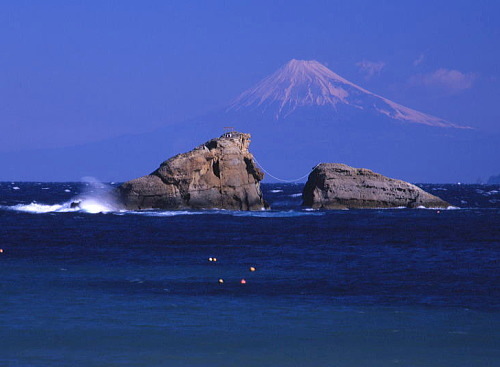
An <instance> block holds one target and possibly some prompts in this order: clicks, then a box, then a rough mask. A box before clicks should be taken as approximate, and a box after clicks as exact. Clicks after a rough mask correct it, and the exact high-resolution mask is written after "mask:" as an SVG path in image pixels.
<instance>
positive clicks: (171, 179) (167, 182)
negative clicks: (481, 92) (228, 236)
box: [118, 132, 267, 210]
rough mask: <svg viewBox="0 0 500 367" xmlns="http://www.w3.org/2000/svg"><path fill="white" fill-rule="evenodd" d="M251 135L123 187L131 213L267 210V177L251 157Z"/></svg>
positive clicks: (207, 147) (182, 157) (211, 145)
mask: <svg viewBox="0 0 500 367" xmlns="http://www.w3.org/2000/svg"><path fill="white" fill-rule="evenodd" d="M249 144H250V135H249V134H242V133H238V132H231V133H226V134H224V135H222V136H221V137H220V138H217V139H212V140H210V141H208V142H206V143H205V144H202V145H200V146H199V147H197V148H195V149H193V150H191V151H190V152H187V153H183V154H179V155H176V156H175V157H172V158H170V159H169V160H167V161H165V162H163V163H162V164H161V165H160V168H158V169H157V170H156V171H154V172H153V173H151V174H149V175H147V176H143V177H139V178H137V179H135V180H131V181H128V182H125V183H124V184H122V185H121V186H120V187H119V188H118V189H119V194H120V197H121V199H122V202H123V204H124V205H125V207H126V208H127V209H134V210H135V209H174V210H175V209H211V208H219V209H233V210H261V209H264V208H266V207H267V204H266V203H265V201H264V200H263V198H262V192H261V190H260V184H259V182H260V181H261V180H262V179H263V177H264V173H262V172H261V171H260V170H259V168H258V167H257V166H256V165H255V163H254V160H253V156H252V154H251V153H250V152H249V151H248V146H249Z"/></svg>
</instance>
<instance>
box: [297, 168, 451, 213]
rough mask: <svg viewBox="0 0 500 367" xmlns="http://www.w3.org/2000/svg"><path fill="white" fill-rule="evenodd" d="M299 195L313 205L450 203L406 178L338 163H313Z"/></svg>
mask: <svg viewBox="0 0 500 367" xmlns="http://www.w3.org/2000/svg"><path fill="white" fill-rule="evenodd" d="M302 196H303V199H304V201H303V205H304V206H308V207H312V208H315V209H351V208H352V209H355V208H360V209H361V208H395V207H407V208H417V207H419V206H423V207H426V208H446V207H448V206H449V205H450V204H448V203H447V202H445V201H443V200H441V199H440V198H438V197H437V196H434V195H431V194H429V193H427V192H425V191H424V190H422V189H420V188H418V187H417V186H415V185H412V184H410V183H408V182H404V181H401V180H395V179H392V178H388V177H385V176H382V175H381V174H379V173H375V172H373V171H370V170H368V169H365V168H353V167H349V166H347V165H345V164H340V163H321V164H319V165H318V166H316V167H315V168H314V170H313V171H312V172H311V174H310V175H309V178H308V180H307V183H306V185H305V187H304V192H303V195H302Z"/></svg>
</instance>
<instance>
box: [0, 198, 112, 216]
mask: <svg viewBox="0 0 500 367" xmlns="http://www.w3.org/2000/svg"><path fill="white" fill-rule="evenodd" d="M74 203H78V206H74ZM72 204H73V207H72ZM2 208H3V209H5V210H13V211H18V212H25V213H34V214H45V213H69V212H84V213H90V214H96V213H109V212H113V211H116V210H117V208H115V207H113V206H112V205H110V204H109V203H105V202H99V201H97V200H93V199H82V200H70V201H67V202H65V203H62V204H41V203H37V202H35V201H34V202H32V203H30V204H17V205H12V206H2Z"/></svg>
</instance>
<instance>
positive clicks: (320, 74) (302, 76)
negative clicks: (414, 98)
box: [227, 59, 465, 128]
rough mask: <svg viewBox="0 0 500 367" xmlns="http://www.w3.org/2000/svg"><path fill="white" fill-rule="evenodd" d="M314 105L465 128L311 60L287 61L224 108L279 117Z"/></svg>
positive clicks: (426, 123) (412, 121) (420, 122)
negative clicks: (367, 88)
mask: <svg viewBox="0 0 500 367" xmlns="http://www.w3.org/2000/svg"><path fill="white" fill-rule="evenodd" d="M313 106H316V107H330V108H331V109H332V118H335V114H336V113H338V107H340V106H348V107H351V108H354V109H358V110H362V111H367V112H371V113H375V114H379V115H384V116H387V117H389V118H391V119H394V120H399V121H403V122H410V123H416V124H423V125H428V126H435V127H454V128H465V127H464V126H459V125H455V124H452V123H450V122H448V121H445V120H443V119H441V118H438V117H434V116H431V115H428V114H425V113H422V112H418V111H415V110H412V109H411V108H408V107H405V106H402V105H400V104H397V103H395V102H392V101H390V100H388V99H386V98H384V97H381V96H378V95H376V94H374V93H372V92H369V91H367V90H366V89H363V88H361V87H359V86H357V85H356V84H354V83H351V82H350V81H348V80H346V79H344V78H342V77H341V76H340V75H338V74H335V73H334V72H333V71H331V70H330V69H328V68H327V67H326V66H324V65H322V64H320V63H319V62H317V61H314V60H311V61H304V60H295V59H294V60H291V61H289V62H288V63H287V64H286V65H284V66H283V67H281V68H280V69H279V70H278V71H276V72H275V73H274V74H272V75H270V76H268V77H267V78H265V79H263V80H262V81H260V82H259V83H257V85H255V86H254V87H253V88H250V89H248V90H246V91H245V92H243V93H242V94H241V95H240V96H239V97H237V98H236V99H235V100H233V102H232V103H231V104H230V105H229V107H228V108H227V111H228V112H230V111H244V110H245V109H247V110H261V111H262V112H264V111H266V112H270V113H272V114H273V115H274V118H275V119H276V120H279V119H285V118H287V117H288V116H290V115H291V114H293V113H294V112H295V111H297V110H299V109H301V108H303V107H313Z"/></svg>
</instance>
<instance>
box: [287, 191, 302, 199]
mask: <svg viewBox="0 0 500 367" xmlns="http://www.w3.org/2000/svg"><path fill="white" fill-rule="evenodd" d="M289 196H290V197H292V198H298V197H300V196H302V193H301V192H299V193H297V194H291V195H289Z"/></svg>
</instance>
